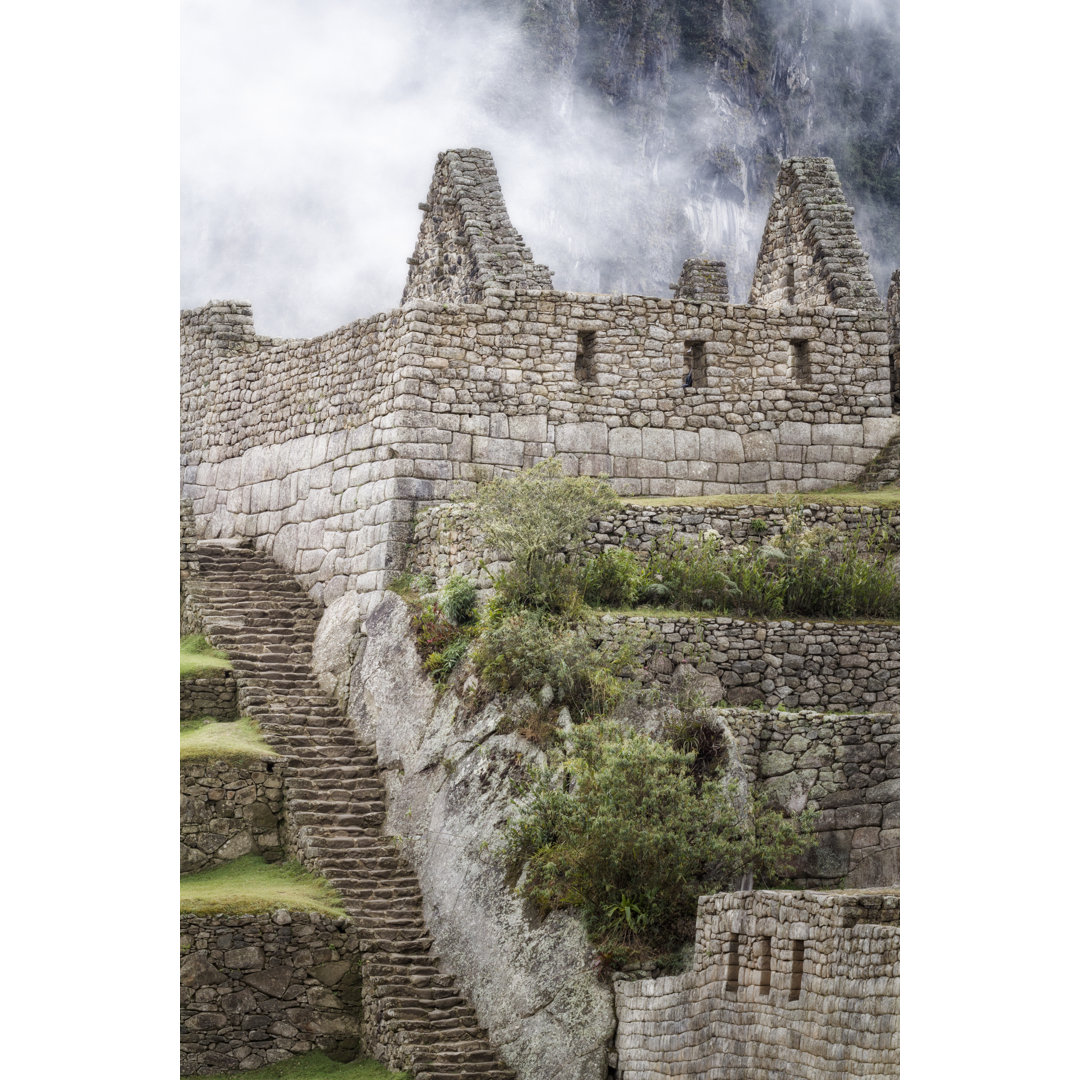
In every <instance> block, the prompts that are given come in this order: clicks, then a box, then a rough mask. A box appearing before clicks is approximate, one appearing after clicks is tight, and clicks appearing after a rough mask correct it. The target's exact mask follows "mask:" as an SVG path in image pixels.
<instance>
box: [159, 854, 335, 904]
mask: <svg viewBox="0 0 1080 1080" xmlns="http://www.w3.org/2000/svg"><path fill="white" fill-rule="evenodd" d="M278 908H287V909H288V910H289V911H317V912H319V913H320V914H322V915H333V916H336V915H344V914H345V909H344V907H342V904H341V899H340V898H339V897H338V895H337V893H335V892H334V890H333V889H332V888H331V887H330V885H329V884H328V883H327V882H326V881H324V880H323V879H322V878H318V877H315V876H314V875H313V874H310V873H308V871H306V870H304V869H302V868H301V867H299V866H297V865H296V864H295V863H268V862H266V861H265V860H264V859H263V858H262V857H261V856H259V855H245V856H243V858H240V859H235V860H233V862H231V863H226V864H225V865H224V866H217V867H215V868H214V869H213V870H202V871H200V872H199V873H197V874H183V875H181V877H180V913H181V914H183V915H208V914H218V915H258V914H260V913H261V912H264V911H276V910H277V909H278Z"/></svg>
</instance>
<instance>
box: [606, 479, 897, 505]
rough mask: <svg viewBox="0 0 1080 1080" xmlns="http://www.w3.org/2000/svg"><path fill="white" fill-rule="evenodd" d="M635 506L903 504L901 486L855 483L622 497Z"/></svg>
mask: <svg viewBox="0 0 1080 1080" xmlns="http://www.w3.org/2000/svg"><path fill="white" fill-rule="evenodd" d="M622 501H623V502H624V503H628V504H630V505H632V506H781V507H795V506H808V505H810V504H811V503H813V504H815V505H817V506H882V507H888V508H898V507H899V506H900V486H899V484H890V485H889V486H888V487H884V488H881V490H880V491H859V490H858V489H857V488H855V487H854V486H853V485H851V484H844V485H841V486H839V487H834V488H830V489H829V490H828V491H801V492H799V493H798V494H797V495H780V494H773V495H633V496H629V497H627V498H624V499H623V500H622Z"/></svg>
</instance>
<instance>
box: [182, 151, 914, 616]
mask: <svg viewBox="0 0 1080 1080" xmlns="http://www.w3.org/2000/svg"><path fill="white" fill-rule="evenodd" d="M432 191H433V193H432V195H431V196H430V198H432V199H434V200H435V202H434V203H429V204H426V205H427V206H428V210H427V212H426V216H425V219H424V222H423V224H422V225H421V230H420V239H419V241H418V246H417V254H416V255H415V256H414V258H413V263H412V271H411V273H410V284H409V286H408V287H407V289H406V295H407V297H408V299H406V301H405V302H404V303H403V305H402V307H401V308H399V309H395V310H393V311H391V312H388V313H386V314H380V315H374V316H372V317H370V318H368V319H362V320H359V321H357V322H354V323H351V324H349V325H348V326H344V327H341V328H340V329H338V330H334V331H332V332H330V333H327V334H324V335H321V336H319V337H315V338H312V339H310V340H276V339H270V338H267V337H260V336H258V335H257V334H256V333H255V330H254V325H253V321H252V315H251V308H250V306H249V305H247V304H244V303H242V302H236V301H221V302H216V301H215V302H212V303H210V304H207V305H205V306H204V307H202V308H198V309H195V310H192V311H186V312H184V313H183V314H182V317H181V338H182V352H181V356H182V368H181V389H182V435H181V451H182V455H183V457H182V467H183V472H182V480H183V492H182V494H183V496H184V497H186V498H189V499H190V500H191V503H192V509H193V515H194V521H195V529H196V532H197V534H198V536H199V537H201V538H216V537H250V538H252V539H253V540H254V541H255V543H256V546H257V547H258V548H259V549H260V550H267V551H269V552H270V554H271V555H272V556H273V558H274V559H275V560H276V561H277V562H278V563H279V564H280V565H281V566H283V567H284V568H285V569H287V570H288V571H290V572H291V573H293V574H295V575H296V576H297V577H298V578H299V579H300V580H301V582H302V583H303V584H304V586H305V588H307V590H308V592H309V594H310V595H311V596H312V597H313V598H314V599H316V600H319V601H321V602H323V603H324V604H326V605H328V606H329V605H330V604H332V603H334V602H335V601H337V600H338V599H339V598H340V597H342V596H344V595H345V593H346V592H352V591H358V592H360V593H361V594H362V595H363V596H364V609H363V610H364V612H366V611H367V610H368V609H369V608H370V606H371V604H373V603H374V602H375V601H376V600H377V598H378V592H379V590H381V589H382V588H384V587H385V585H386V582H387V579H388V577H389V576H390V575H391V574H392V572H393V571H395V570H396V569H400V568H401V567H402V566H403V565H404V559H405V554H406V546H407V543H408V540H409V532H410V522H411V519H412V516H413V512H414V507H415V503H416V502H417V501H432V500H440V499H446V498H448V497H450V496H451V495H454V494H457V493H460V492H462V491H468V490H471V488H472V486H473V485H474V484H475V483H476V482H478V481H483V480H487V479H490V478H491V477H492V476H494V475H496V474H500V475H501V474H505V473H507V472H509V471H513V470H515V469H518V468H521V467H524V466H528V465H530V464H533V463H534V462H536V461H538V460H540V459H542V458H545V457H551V456H557V457H559V458H560V459H561V460H562V461H563V462H564V464H565V467H566V468H567V470H568V471H570V472H571V473H582V474H593V475H595V474H601V473H603V474H610V475H611V476H612V477H613V478H614V483H615V486H616V488H617V489H618V490H619V491H620V492H621V493H623V494H628V495H641V494H644V495H702V494H722V493H729V492H760V491H809V490H815V489H820V488H823V487H827V486H830V485H832V484H835V483H838V482H847V481H853V480H854V479H856V478H857V476H858V475H859V473H860V471H861V469H862V468H863V467H864V466H865V465H866V463H867V462H868V461H869V460H871V459H872V458H873V457H874V455H875V454H876V452H877V450H878V449H879V448H880V447H882V446H884V445H885V444H886V443H887V442H888V440H889V438H890V437H891V436H892V435H893V434H894V433H895V431H896V429H897V424H898V420H897V418H895V417H893V416H892V407H891V400H890V384H889V333H888V330H889V327H888V321H887V319H886V318H885V316H884V313H883V312H881V311H880V305H878V307H877V308H875V309H873V310H869V309H867V310H860V309H859V306H858V305H854V306H849V307H839V306H832V307H826V306H820V305H821V303H822V302H823V301H821V300H820V299H818V298H817V294H816V293H815V294H814V298H815V299H814V304H813V305H810V306H805V305H803V306H794V307H785V308H783V309H782V310H781V309H774V310H766V309H765V308H764V307H761V306H746V305H732V304H727V303H721V302H719V301H707V300H690V299H660V298H654V297H641V296H593V295H585V294H577V293H563V292H556V291H553V290H551V289H550V288H549V282H548V281H547V279H545V278H544V273H545V272H546V271H544V268H540V267H537V266H536V265H535V264H533V263H532V262H531V256H529V255H528V250H527V249H526V248H524V247H523V245H522V244H521V243H520V237H518V236H517V233H516V231H514V230H513V227H512V225H510V224H509V220H508V219H507V218H506V212H505V206H504V205H503V203H502V199H501V195H499V192H498V182H497V178H496V177H495V174H494V168H493V166H492V165H491V162H490V158H489V157H487V156H486V155H484V154H483V152H480V151H472V150H469V151H453V152H448V154H445V155H443V156H442V157H441V158H440V164H439V166H438V169H437V173H436V178H435V182H434V183H433V189H432ZM784 198H787V196H784ZM481 233H482V234H483V236H481ZM839 250H840V248H836V251H839ZM834 254H835V251H834ZM459 257H461V260H462V261H461V263H460V264H459V263H458V261H457V260H458V258H459ZM830 258H832V256H831V255H830ZM470 260H471V261H470ZM830 265H831V264H830ZM452 266H453V267H457V266H460V268H461V269H460V272H459V273H450V268H451V267H452ZM542 271H543V272H542ZM467 281H473V282H474V284H467V287H466V283H467ZM475 282H479V283H481V284H482V289H481V290H480V291H479V292H478V291H477V288H476V287H475ZM834 293H835V296H833V299H831V300H829V301H828V302H829V303H838V302H839V301H838V300H837V299H836V297H837V296H839V293H836V290H834ZM423 297H434V298H435V299H431V298H423ZM466 301H468V302H466ZM846 302H847V301H846V300H845V303H846ZM800 303H801V302H800ZM690 353H694V355H695V356H696V357H697V360H696V361H695V363H696V364H697V365H698V369H699V370H698V374H699V375H700V378H698V377H697V376H695V378H694V381H693V385H692V386H686V385H684V381H685V373H686V365H687V356H688V354H690Z"/></svg>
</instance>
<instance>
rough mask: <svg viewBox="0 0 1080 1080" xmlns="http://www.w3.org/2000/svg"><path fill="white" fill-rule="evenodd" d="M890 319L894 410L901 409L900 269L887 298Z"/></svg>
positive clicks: (892, 280)
mask: <svg viewBox="0 0 1080 1080" xmlns="http://www.w3.org/2000/svg"><path fill="white" fill-rule="evenodd" d="M885 313H886V315H887V316H888V319H889V377H890V379H891V380H892V404H893V411H894V412H899V411H900V271H899V270H894V271H893V274H892V278H891V279H890V281H889V294H888V296H887V297H886V298H885Z"/></svg>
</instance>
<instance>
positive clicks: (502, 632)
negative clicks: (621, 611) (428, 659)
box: [472, 606, 635, 715]
mask: <svg viewBox="0 0 1080 1080" xmlns="http://www.w3.org/2000/svg"><path fill="white" fill-rule="evenodd" d="M472 659H473V662H474V663H475V664H476V668H477V672H478V674H479V675H480V678H481V679H483V680H484V681H485V682H486V683H487V684H488V685H489V686H491V687H492V688H493V689H495V690H498V691H501V692H504V693H505V692H518V693H522V692H524V693H528V694H531V695H532V696H533V697H534V698H536V697H537V696H538V695H539V693H540V691H541V690H542V689H543V688H544V687H545V686H549V687H550V688H551V690H552V691H553V693H554V703H555V704H558V705H566V706H568V707H569V708H570V710H571V712H573V713H575V714H578V715H582V714H586V713H588V714H594V713H601V712H604V711H607V710H610V709H612V708H614V706H615V704H616V703H617V702H618V701H619V699H620V698H621V696H622V694H623V690H624V683H623V682H622V681H621V680H620V679H619V678H618V677H617V676H618V674H619V673H620V672H622V671H624V670H625V669H627V668H628V667H630V666H631V665H632V664H633V663H634V662H635V649H634V642H633V641H631V640H629V639H627V640H625V641H623V642H622V643H621V644H620V645H619V646H618V647H614V646H603V647H601V648H597V647H596V646H594V645H593V643H592V640H591V639H590V637H589V635H588V632H587V630H586V628H585V627H584V626H581V625H577V624H574V623H572V622H569V621H568V620H566V619H561V618H558V617H555V616H551V615H549V614H547V613H545V612H540V611H528V610H517V611H515V610H512V609H511V610H504V609H501V608H499V607H497V606H496V608H495V609H494V612H491V611H489V612H485V619H484V623H483V626H482V627H481V631H480V635H479V637H478V638H477V641H476V644H475V645H474V647H473V651H472Z"/></svg>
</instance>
